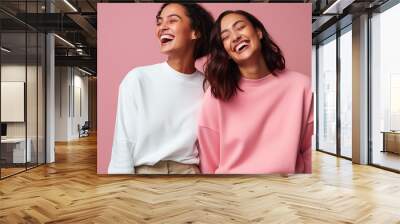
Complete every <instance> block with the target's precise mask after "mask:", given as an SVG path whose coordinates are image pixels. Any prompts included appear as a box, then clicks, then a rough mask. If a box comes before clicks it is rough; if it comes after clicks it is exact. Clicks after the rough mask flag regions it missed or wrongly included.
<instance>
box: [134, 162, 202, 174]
mask: <svg viewBox="0 0 400 224" xmlns="http://www.w3.org/2000/svg"><path fill="white" fill-rule="evenodd" d="M199 173H200V170H199V167H198V166H197V165H196V164H183V163H178V162H175V161H170V160H166V161H160V162H158V163H156V164H154V165H153V166H148V165H142V166H137V167H135V174H199Z"/></svg>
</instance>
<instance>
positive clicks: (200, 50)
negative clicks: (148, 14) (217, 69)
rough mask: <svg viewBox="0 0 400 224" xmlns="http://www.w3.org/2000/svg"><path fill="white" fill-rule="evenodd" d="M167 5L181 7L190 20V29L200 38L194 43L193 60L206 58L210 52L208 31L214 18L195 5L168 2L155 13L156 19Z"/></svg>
mask: <svg viewBox="0 0 400 224" xmlns="http://www.w3.org/2000/svg"><path fill="white" fill-rule="evenodd" d="M169 4H178V5H181V6H183V7H184V8H185V10H186V15H187V16H188V17H189V19H190V24H191V27H192V29H193V30H195V31H196V32H197V33H199V34H200V38H199V39H198V40H197V41H196V43H195V46H194V52H193V57H194V59H199V58H201V57H203V56H206V55H207V54H208V53H209V51H210V42H209V39H210V31H211V29H212V27H213V25H214V18H213V17H212V15H211V14H210V13H209V12H208V11H207V10H205V9H204V8H203V7H202V6H200V5H199V4H197V3H180V2H169V3H164V4H163V5H162V6H161V8H160V10H159V11H158V13H157V17H158V16H160V15H161V12H162V11H163V9H164V8H165V7H167V6H168V5H169Z"/></svg>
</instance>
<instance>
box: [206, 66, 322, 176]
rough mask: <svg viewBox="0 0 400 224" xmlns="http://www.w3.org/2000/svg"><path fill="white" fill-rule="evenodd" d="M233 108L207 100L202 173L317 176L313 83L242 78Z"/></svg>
mask: <svg viewBox="0 0 400 224" xmlns="http://www.w3.org/2000/svg"><path fill="white" fill-rule="evenodd" d="M239 86H240V88H241V89H242V90H243V92H242V91H240V90H238V91H237V95H236V96H234V97H233V98H231V100H230V101H228V102H223V101H221V100H218V99H216V98H214V97H213V96H212V94H211V92H210V90H207V93H206V94H205V96H204V100H203V107H202V110H201V112H200V117H199V118H200V119H199V129H198V140H199V145H200V148H199V152H200V168H201V171H202V173H216V174H263V173H264V174H268V173H311V137H312V134H313V121H314V116H313V95H312V90H311V80H310V77H308V76H306V75H303V74H300V73H297V72H293V71H284V72H281V73H279V74H278V75H277V76H273V75H272V74H269V75H267V76H265V77H263V78H261V79H257V80H252V79H245V78H242V79H241V81H240V84H239Z"/></svg>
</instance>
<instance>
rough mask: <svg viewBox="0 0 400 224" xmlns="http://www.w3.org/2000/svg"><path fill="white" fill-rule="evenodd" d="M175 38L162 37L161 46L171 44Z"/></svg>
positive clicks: (169, 36) (164, 35)
mask: <svg viewBox="0 0 400 224" xmlns="http://www.w3.org/2000/svg"><path fill="white" fill-rule="evenodd" d="M174 38H175V36H174V35H171V34H163V35H161V36H160V41H161V45H165V44H169V43H170V42H171V41H173V40H174Z"/></svg>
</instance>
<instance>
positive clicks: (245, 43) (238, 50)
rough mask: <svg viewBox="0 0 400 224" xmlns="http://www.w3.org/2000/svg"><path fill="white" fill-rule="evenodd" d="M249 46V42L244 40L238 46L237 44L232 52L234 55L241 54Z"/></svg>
mask: <svg viewBox="0 0 400 224" xmlns="http://www.w3.org/2000/svg"><path fill="white" fill-rule="evenodd" d="M249 46H250V44H249V41H248V40H244V41H241V42H240V43H239V44H237V45H236V46H235V47H234V50H235V52H236V53H239V54H240V53H242V52H243V51H245V50H246V49H247V48H248V47H249Z"/></svg>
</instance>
